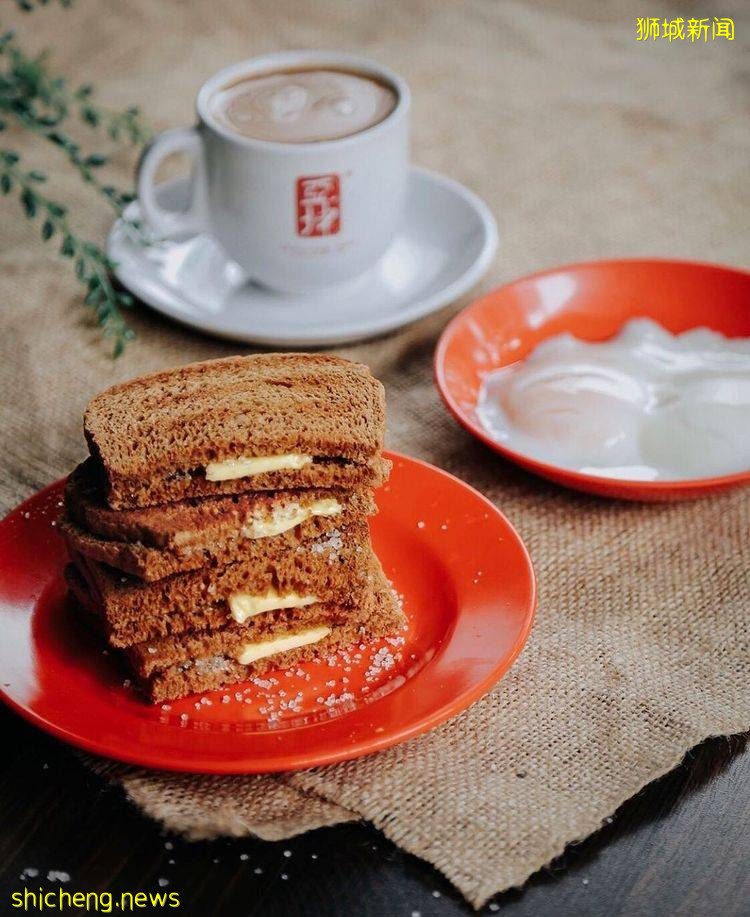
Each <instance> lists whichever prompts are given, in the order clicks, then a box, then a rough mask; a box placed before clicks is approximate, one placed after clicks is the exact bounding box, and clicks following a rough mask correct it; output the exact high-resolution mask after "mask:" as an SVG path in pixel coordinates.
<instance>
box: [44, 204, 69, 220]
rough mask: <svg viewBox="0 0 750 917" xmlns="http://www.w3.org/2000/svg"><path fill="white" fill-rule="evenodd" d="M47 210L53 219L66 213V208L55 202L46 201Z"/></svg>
mask: <svg viewBox="0 0 750 917" xmlns="http://www.w3.org/2000/svg"><path fill="white" fill-rule="evenodd" d="M47 210H48V211H49V213H51V214H52V216H53V217H64V216H65V214H66V213H67V212H68V208H67V207H64V206H63V205H62V204H58V203H57V201H47Z"/></svg>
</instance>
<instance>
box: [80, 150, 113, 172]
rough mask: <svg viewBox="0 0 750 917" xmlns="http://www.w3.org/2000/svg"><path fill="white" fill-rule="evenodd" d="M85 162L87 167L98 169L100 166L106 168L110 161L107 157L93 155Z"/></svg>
mask: <svg viewBox="0 0 750 917" xmlns="http://www.w3.org/2000/svg"><path fill="white" fill-rule="evenodd" d="M84 162H85V164H86V165H87V166H91V168H93V169H98V168H99V166H105V165H106V164H107V163H108V162H109V159H108V157H106V156H102V155H101V153H92V154H91V156H87V157H86V159H85V160H84Z"/></svg>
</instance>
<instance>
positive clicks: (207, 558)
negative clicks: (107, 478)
mask: <svg viewBox="0 0 750 917" xmlns="http://www.w3.org/2000/svg"><path fill="white" fill-rule="evenodd" d="M90 471H91V468H90V464H89V462H84V463H83V465H81V466H79V467H78V468H77V469H76V470H75V471H74V472H73V474H72V475H71V476H70V478H69V480H68V485H67V487H66V492H65V504H66V512H67V518H66V519H64V520H63V521H62V523H61V526H60V528H61V531H62V532H63V534H64V536H65V538H66V540H67V542H68V545H69V547H70V548H71V550H73V551H74V552H78V553H80V554H84V555H85V556H86V557H89V558H90V559H92V560H95V561H98V562H99V563H104V564H107V565H109V566H110V567H115V568H117V569H118V570H122V571H123V572H125V573H128V574H131V575H132V576H137V577H139V578H141V579H143V580H145V581H147V582H153V581H155V580H158V579H162V578H163V577H165V576H170V575H172V574H174V573H178V572H182V571H187V570H197V569H199V568H201V567H204V566H221V565H224V564H227V563H232V562H234V561H237V560H245V561H250V562H255V563H268V562H269V561H271V562H273V561H274V559H275V558H277V557H278V556H279V554H282V553H283V552H284V551H287V550H289V549H290V548H294V547H296V546H297V545H299V544H302V543H303V542H304V541H307V540H310V539H312V538H317V537H319V536H320V535H322V534H325V533H326V532H330V531H332V530H333V529H336V528H340V527H342V526H348V525H351V524H353V523H355V522H361V521H362V520H363V519H364V518H365V517H366V516H368V515H372V514H373V513H374V512H375V511H376V507H375V503H374V501H373V498H372V492H371V491H342V490H296V491H293V490H290V491H276V492H274V491H271V492H268V493H250V494H237V495H235V496H232V497H206V498H204V499H202V500H197V499H194V500H184V501H180V502H178V503H167V504H163V505H161V506H155V507H139V508H136V509H129V510H113V509H110V508H109V507H108V506H106V504H105V503H104V502H103V501H102V499H101V496H100V494H99V491H98V489H97V488H96V486H95V484H94V482H93V480H92V475H91V473H90Z"/></svg>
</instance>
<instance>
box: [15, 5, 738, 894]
mask: <svg viewBox="0 0 750 917" xmlns="http://www.w3.org/2000/svg"><path fill="white" fill-rule="evenodd" d="M628 5H629V4H622V3H620V4H608V3H601V2H597V0H591V2H590V3H586V4H584V3H564V4H563V3H561V4H543V3H541V2H525V3H519V4H516V3H502V4H501V3H492V2H463V3H445V2H442V3H437V2H435V3H432V4H430V3H426V2H409V3H399V4H396V3H393V4H377V3H372V2H365V0H361V2H354V3H353V2H341V3H333V2H316V3H315V4H311V3H309V2H304V0H300V2H298V3H286V2H282V0H268V2H254V3H239V2H237V3H228V2H218V0H214V2H212V3H200V2H195V3H179V2H163V0H162V2H160V3H152V2H150V0H138V2H136V0H129V2H128V3H121V2H117V0H110V2H106V3H102V2H93V0H90V2H86V0H78V2H77V3H76V4H75V7H74V9H73V10H72V11H70V12H64V11H61V10H58V9H53V8H50V9H49V10H43V11H41V12H37V13H34V14H33V18H30V17H23V16H20V15H16V14H14V13H13V12H12V9H11V4H9V3H8V4H6V5H5V7H4V9H3V13H2V19H3V25H4V26H7V25H10V24H16V23H17V25H18V28H19V30H21V31H22V32H23V34H24V35H25V36H26V37H27V42H28V44H29V45H30V46H32V47H34V48H39V49H41V48H42V47H45V46H51V47H53V48H54V58H53V59H54V62H55V63H56V64H59V66H60V67H61V68H62V69H64V70H65V71H67V72H68V73H69V74H70V75H71V77H72V78H73V79H74V80H76V81H83V80H86V79H92V80H93V81H94V82H95V83H96V84H97V87H98V89H99V92H100V96H101V98H102V99H103V100H106V101H107V102H109V103H110V104H113V105H129V104H132V103H134V102H137V103H140V104H141V105H142V106H143V108H144V109H145V111H146V112H147V114H148V116H149V118H150V119H151V121H152V123H153V124H155V125H156V126H157V127H159V128H161V127H167V126H172V125H176V124H180V123H187V122H188V121H190V120H191V117H192V95H193V93H194V90H195V89H196V88H197V87H198V85H199V84H200V82H201V81H202V80H203V79H204V78H205V77H206V76H208V75H209V74H210V73H211V72H212V71H214V70H215V69H217V68H218V67H220V66H221V65H223V64H225V63H226V62H228V61H233V60H235V59H241V58H242V57H244V56H249V55H251V54H255V53H259V52H264V51H269V50H273V49H277V48H287V47H315V46H331V47H341V48H351V49H355V50H358V51H362V52H364V53H368V54H371V55H373V56H375V57H377V58H379V59H381V60H383V61H384V62H386V63H388V64H390V65H391V66H393V67H394V68H396V69H397V70H399V71H401V72H402V73H403V74H404V75H405V76H406V78H407V79H408V80H409V81H410V83H411V84H412V87H413V89H414V95H415V106H414V158H415V160H416V161H417V162H419V163H421V164H423V165H425V166H430V167H432V168H435V169H439V170H441V171H444V172H446V173H448V174H450V175H452V176H453V177H455V178H457V179H459V180H461V181H463V182H466V183H467V184H468V185H469V186H470V187H471V188H473V189H474V190H475V191H477V192H478V193H479V194H481V195H482V196H483V197H484V198H485V199H486V200H487V202H488V203H489V205H490V207H491V208H492V210H493V211H494V213H495V214H496V215H497V217H498V221H499V224H500V231H501V247H500V251H499V255H498V258H497V260H496V262H495V264H494V265H493V267H492V269H491V271H490V273H489V275H488V277H487V278H486V280H485V281H484V283H483V288H484V289H488V288H490V287H491V286H493V285H496V284H497V283H499V282H502V281H504V280H507V279H510V278H511V277H514V276H517V275H520V274H523V273H525V272H527V271H529V270H532V269H537V268H541V267H545V266H549V265H553V264H555V263H561V262H566V261H573V260H582V259H586V258H599V257H606V256H614V255H635V254H653V255H673V256H678V257H679V256H681V257H690V258H696V259H700V260H717V261H723V262H727V263H735V264H740V265H741V264H743V263H747V260H748V254H750V252H749V251H748V237H747V213H748V205H749V204H750V201H748V182H747V165H748V160H747V150H748V139H750V138H749V137H748V130H747V127H748V120H747V114H748V95H747V91H746V89H747V83H746V82H745V83H744V84H743V79H746V74H744V73H743V69H742V65H743V54H745V55H746V54H747V50H748V48H747V37H748V35H750V23H748V21H747V20H746V19H742V18H741V17H740V8H741V6H742V4H740V3H737V4H734V5H732V4H730V5H729V7H728V6H727V4H726V3H725V4H723V5H722V6H721V8H719V7H718V6H717V7H716V9H713V8H712V5H711V4H702V5H701V15H702V16H711V15H713V14H714V13H716V14H717V15H727V14H728V13H731V12H732V6H733V9H734V15H735V23H736V38H735V41H734V42H733V43H731V42H727V41H726V40H723V41H719V40H718V39H717V41H715V42H711V41H709V42H708V43H706V44H700V45H697V44H693V45H691V44H690V43H689V42H687V43H685V42H677V43H673V44H671V45H670V44H668V43H665V42H655V43H651V44H648V45H645V44H642V43H638V42H637V41H636V37H635V36H636V31H635V28H636V16H638V15H641V16H643V15H649V16H662V17H663V16H665V15H667V16H669V17H670V18H671V17H674V16H677V15H681V14H682V15H694V13H693V12H687V13H686V12H685V9H684V8H682V9H681V8H680V5H679V4H672V5H671V6H666V5H664V4H662V3H658V2H650V3H648V4H644V5H642V6H641V5H640V4H632V5H630V9H629V10H625V9H624V8H625V7H626V6H628ZM692 9H693V7H692V5H691V6H690V10H692ZM743 87H744V88H743ZM9 140H10V137H9ZM13 143H14V144H15V145H16V146H17V147H18V148H19V149H20V150H21V151H22V152H26V151H27V150H30V146H29V144H28V143H27V142H26V141H25V140H24V139H22V138H19V137H16V136H14V137H13ZM32 160H33V162H34V163H35V164H37V165H40V166H42V167H45V168H47V169H48V170H49V171H50V174H51V175H52V177H53V180H52V181H51V182H50V185H51V189H50V190H53V189H54V193H55V194H56V195H58V196H60V197H62V198H66V199H68V200H70V201H72V202H73V204H74V206H73V209H72V212H73V218H74V220H75V222H76V223H77V224H78V225H79V226H80V227H81V229H83V230H85V231H87V232H89V233H90V234H92V235H94V236H95V237H97V238H99V239H103V237H104V234H105V231H106V228H107V225H108V215H107V213H106V211H105V210H104V209H103V207H102V206H101V205H100V204H99V203H98V202H97V201H96V200H95V198H94V197H93V195H91V194H90V193H88V192H87V191H86V190H84V189H82V188H81V187H80V185H79V183H78V182H77V180H76V178H75V177H73V176H69V175H68V174H67V170H66V169H65V168H64V167H63V162H62V160H61V159H60V157H59V155H57V153H56V151H54V150H49V151H47V150H45V151H44V152H42V153H39V152H36V153H34V154H31V153H29V161H32ZM130 170H132V156H128V155H122V156H121V157H120V158H119V159H118V161H117V163H116V165H115V167H114V168H113V169H112V173H113V174H114V176H115V178H116V179H118V180H119V181H120V182H121V183H126V182H127V181H128V176H129V174H130ZM4 208H5V209H4V217H3V228H2V244H1V252H0V280H1V282H2V338H1V339H2V358H1V359H0V378H1V379H2V393H3V396H2V423H1V424H0V431H1V432H0V437H1V440H0V442H1V447H0V455H1V456H2V465H3V468H4V474H3V480H2V493H1V494H0V497H1V498H2V502H3V506H4V507H6V508H10V507H11V506H12V505H14V504H15V503H16V502H17V501H18V500H20V499H21V498H23V497H25V496H27V495H29V494H30V493H32V492H33V491H34V490H35V489H37V488H39V487H41V486H42V485H44V484H47V483H48V482H50V481H52V480H53V479H55V478H57V477H59V476H61V475H63V474H64V473H65V472H66V471H68V470H69V469H70V468H71V467H72V466H73V465H74V463H75V462H76V461H78V460H79V459H80V458H81V456H82V454H83V441H82V438H81V428H80V416H81V411H82V409H83V406H84V404H85V402H86V400H87V399H88V398H89V397H90V396H91V395H92V394H93V393H94V392H96V391H97V390H99V389H100V388H102V387H104V386H105V385H107V384H109V383H111V382H114V381H116V380H119V379H125V378H127V377H129V376H132V375H135V374H137V373H140V372H142V371H144V370H150V369H155V368H161V367H165V366H170V365H173V364H177V363H181V362H187V361H189V360H195V359H200V358H206V357H213V356H217V355H220V354H225V353H231V352H233V351H237V350H238V349H240V348H239V347H237V346H232V345H226V344H221V343H218V342H215V341H212V340H209V339H207V338H203V337H200V336H198V335H194V334H191V333H190V332H186V331H182V330H180V329H179V328H177V327H175V326H172V325H170V324H168V323H166V322H163V321H162V320H160V319H159V318H158V317H156V316H155V315H154V314H152V313H150V312H149V311H147V310H146V309H140V308H139V309H138V310H137V312H136V313H135V314H134V316H133V321H134V323H135V325H136V327H137V331H138V335H139V338H138V341H137V342H136V343H135V344H134V345H132V346H131V347H130V348H129V350H128V351H127V353H126V355H125V356H124V357H123V358H122V359H120V360H119V361H118V362H116V363H113V362H111V361H110V360H109V358H108V357H107V355H106V353H105V350H104V348H102V347H101V346H100V345H99V344H98V342H97V333H96V332H95V331H94V330H92V329H91V327H90V326H89V325H88V324H87V321H86V319H85V318H84V314H83V309H82V307H81V304H80V291H79V288H78V287H77V286H76V284H75V282H74V281H73V280H72V279H71V278H70V277H69V276H68V273H67V271H66V268H65V266H64V265H63V264H61V262H60V261H59V260H58V259H57V258H56V257H55V256H54V254H53V253H52V252H50V251H45V250H44V249H43V247H42V244H41V243H40V242H39V241H38V226H32V225H31V224H29V223H28V222H27V221H26V220H25V219H24V218H23V217H22V216H21V211H20V209H17V203H16V202H15V201H10V200H7V201H4ZM48 248H49V246H48ZM458 305H459V304H457V306H458ZM721 307H722V304H721V303H716V308H717V309H720V308H721ZM454 310H455V307H454ZM449 314H450V312H444V313H442V314H440V315H437V316H435V317H433V318H432V319H429V320H426V321H423V322H422V323H420V324H418V325H416V326H414V327H412V328H410V329H408V330H406V331H404V332H402V333H400V334H397V335H394V336H391V337H388V338H385V339H381V340H379V341H376V342H371V343H369V344H363V345H361V346H356V347H349V348H346V349H344V350H341V351H339V352H340V353H343V354H344V355H346V356H350V357H354V358H356V359H359V360H363V361H365V362H367V363H369V364H370V365H371V366H372V368H373V370H374V372H375V373H376V374H377V375H378V376H379V377H380V378H381V379H382V380H383V381H384V382H385V384H386V387H387V391H388V406H389V415H390V420H389V442H390V445H391V446H392V447H394V448H396V449H400V450H402V451H404V452H408V453H411V454H413V455H416V456H419V457H421V458H424V459H428V460H429V461H431V462H434V463H435V464H437V465H439V466H441V467H443V468H446V469H448V470H449V471H451V472H453V473H454V474H457V475H459V476H460V477H462V478H463V479H464V480H466V481H468V482H469V483H470V484H472V485H474V486H475V487H477V488H478V489H479V490H480V491H482V492H483V493H485V494H487V495H488V496H489V497H490V498H491V499H492V500H494V501H495V502H496V503H497V505H498V506H500V507H501V508H502V509H503V511H504V512H505V513H506V514H507V515H508V516H509V517H510V519H511V520H512V522H513V523H514V524H515V525H516V526H517V527H518V529H519V531H520V532H521V534H522V536H523V537H524V539H525V540H526V543H527V544H528V546H529V549H530V551H531V554H532V557H533V560H534V563H535V566H536V572H537V575H538V578H539V587H540V598H539V613H538V619H537V623H536V627H535V630H534V632H533V634H532V637H531V639H530V641H529V644H528V646H527V648H526V650H525V651H524V653H523V654H522V656H521V658H520V660H519V661H518V662H517V663H516V665H515V666H514V668H513V669H512V671H511V672H510V674H509V675H507V676H506V677H505V678H504V679H503V681H502V682H501V683H500V684H499V685H498V686H497V687H496V688H495V689H494V690H493V691H492V692H491V693H490V694H489V695H487V697H485V698H484V699H483V700H481V701H480V702H478V703H477V704H475V705H474V706H473V707H472V708H471V709H470V710H469V711H467V712H466V713H464V714H463V715H462V716H460V717H458V718H457V719H456V720H454V721H452V722H450V723H448V724H446V725H444V726H443V727H441V728H439V729H437V730H435V731H434V732H433V733H432V734H430V735H427V736H424V737H422V738H420V739H417V740H414V741H412V742H409V743H407V744H406V745H403V746H401V747H399V748H394V749H391V750H390V751H386V752H383V753H381V754H378V755H375V756H373V757H370V758H366V759H363V760H359V761H354V762H351V763H348V764H343V765H338V766H335V767H328V768H321V769H317V770H314V771H308V772H305V773H298V774H293V775H290V776H287V777H283V778H242V777H231V778H211V777H192V776H183V777H176V776H171V775H168V774H157V773H153V772H148V771H145V770H138V769H127V768H125V769H122V768H121V769H118V768H110V770H109V773H110V774H111V775H113V776H114V778H115V779H118V780H120V781H121V783H122V785H123V786H124V788H125V791H126V792H127V793H128V795H129V796H130V797H131V798H132V799H133V800H134V801H135V803H136V804H137V805H138V806H140V807H141V808H142V809H143V811H145V812H147V813H148V814H149V815H151V816H152V817H154V818H156V819H159V820H160V821H162V822H163V823H164V824H165V825H166V826H168V827H169V828H171V829H174V830H176V831H180V832H183V833H185V834H187V835H189V836H191V837H207V836H212V835H215V834H233V835H240V834H244V833H249V832H252V833H255V834H258V835H260V836H261V837H266V838H280V837H285V836H289V835H292V834H295V833H298V832H300V831H304V830H307V829H309V828H313V827H315V826H318V825H323V824H330V823H333V822H337V821H341V820H346V819H352V818H365V819H369V820H370V821H371V822H373V823H374V824H375V825H377V826H378V827H379V828H381V829H382V830H383V832H384V833H385V834H386V835H387V836H388V837H389V838H391V839H392V840H394V841H395V842H396V843H398V844H400V845H401V846H402V847H404V848H405V849H407V850H409V851H411V852H412V853H414V854H416V855H418V856H420V857H423V858H424V859H426V860H429V861H430V862H431V863H433V864H435V866H437V868H438V869H440V870H441V871H442V872H443V873H444V874H445V875H446V876H447V877H448V878H449V879H450V880H451V881H452V882H453V883H455V885H456V886H457V887H458V888H459V889H461V891H462V892H463V893H464V895H465V896H466V897H467V898H468V899H469V900H470V901H471V902H473V903H474V904H475V905H479V904H481V903H482V902H483V901H485V900H486V899H487V897H488V896H490V895H491V894H493V893H494V892H497V891H499V890H501V889H504V888H507V887H509V886H512V885H517V884H519V883H522V882H523V881H524V880H525V879H526V878H527V877H528V876H529V875H530V874H531V873H532V872H533V871H534V870H536V869H538V868H539V867H541V866H542V865H543V864H545V863H547V862H548V861H549V860H550V859H551V858H553V857H554V856H555V855H556V854H558V853H560V851H561V850H562V849H563V847H564V846H565V845H566V844H567V843H568V842H570V841H572V840H574V839H578V838H582V837H584V836H585V835H587V834H589V833H590V832H592V831H595V830H596V829H597V828H598V827H599V826H600V824H601V822H602V820H603V819H604V818H605V817H606V816H608V815H609V814H610V813H612V812H613V811H614V810H615V809H616V808H617V806H618V805H619V804H620V803H621V802H623V800H625V799H627V798H628V797H629V796H631V795H632V794H634V793H635V792H637V791H638V790H639V789H640V788H641V787H642V786H644V785H645V784H646V783H648V782H649V781H650V780H653V779H654V778H656V777H658V776H659V775H660V774H663V773H664V772H665V771H667V770H669V769H670V768H672V767H673V766H675V765H676V764H677V762H679V760H680V759H681V757H682V756H683V754H684V753H685V751H686V750H687V749H689V748H690V747H691V746H693V745H695V744H696V743H697V742H699V741H701V740H702V739H703V738H705V737H706V736H709V735H714V734H721V733H733V732H738V731H741V730H744V729H746V728H747V727H748V725H749V724H750V677H749V676H750V652H749V647H748V608H749V607H750V582H749V579H748V570H750V538H748V530H749V526H750V507H749V500H748V492H747V491H744V492H743V491H738V492H734V493H730V494H727V495H724V496H719V497H714V498H711V499H707V500H703V501H701V502H695V503H685V504H681V505H675V506H643V505H626V504H622V503H616V502H605V501H601V500H597V499H589V498H586V497H584V496H577V495H575V494H573V493H569V492H567V491H564V490H560V489H557V488H555V487H553V486H551V485H547V484H545V483H543V482H542V481H540V480H537V479H536V478H533V477H530V476H527V475H526V474H524V473H522V472H520V471H519V470H516V469H515V468H513V467H511V466H510V465H508V464H506V463H504V462H503V461H501V460H500V459H499V458H498V457H496V456H495V455H494V454H492V453H490V452H489V451H488V450H486V449H485V448H483V447H482V446H480V445H479V444H477V443H475V442H474V441H473V440H472V439H470V438H469V437H468V436H467V435H466V434H464V433H463V432H462V431H461V430H460V429H459V428H458V427H457V426H456V425H455V424H454V423H453V422H452V421H451V420H450V419H449V418H448V416H447V415H446V413H445V411H444V410H443V409H442V407H441V405H440V403H439V401H438V397H437V394H436V392H435V390H434V388H433V383H432V378H431V369H430V364H431V356H432V351H433V347H434V344H435V340H436V337H437V335H438V333H439V331H440V330H441V328H442V327H443V325H444V324H445V321H446V319H447V318H448V316H449Z"/></svg>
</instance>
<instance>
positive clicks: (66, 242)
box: [60, 233, 76, 258]
mask: <svg viewBox="0 0 750 917" xmlns="http://www.w3.org/2000/svg"><path fill="white" fill-rule="evenodd" d="M75 252H76V245H75V241H74V239H73V236H71V235H70V233H68V234H66V236H65V238H64V239H63V243H62V245H61V246H60V254H61V255H62V256H63V258H72V257H73V255H74V254H75Z"/></svg>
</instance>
